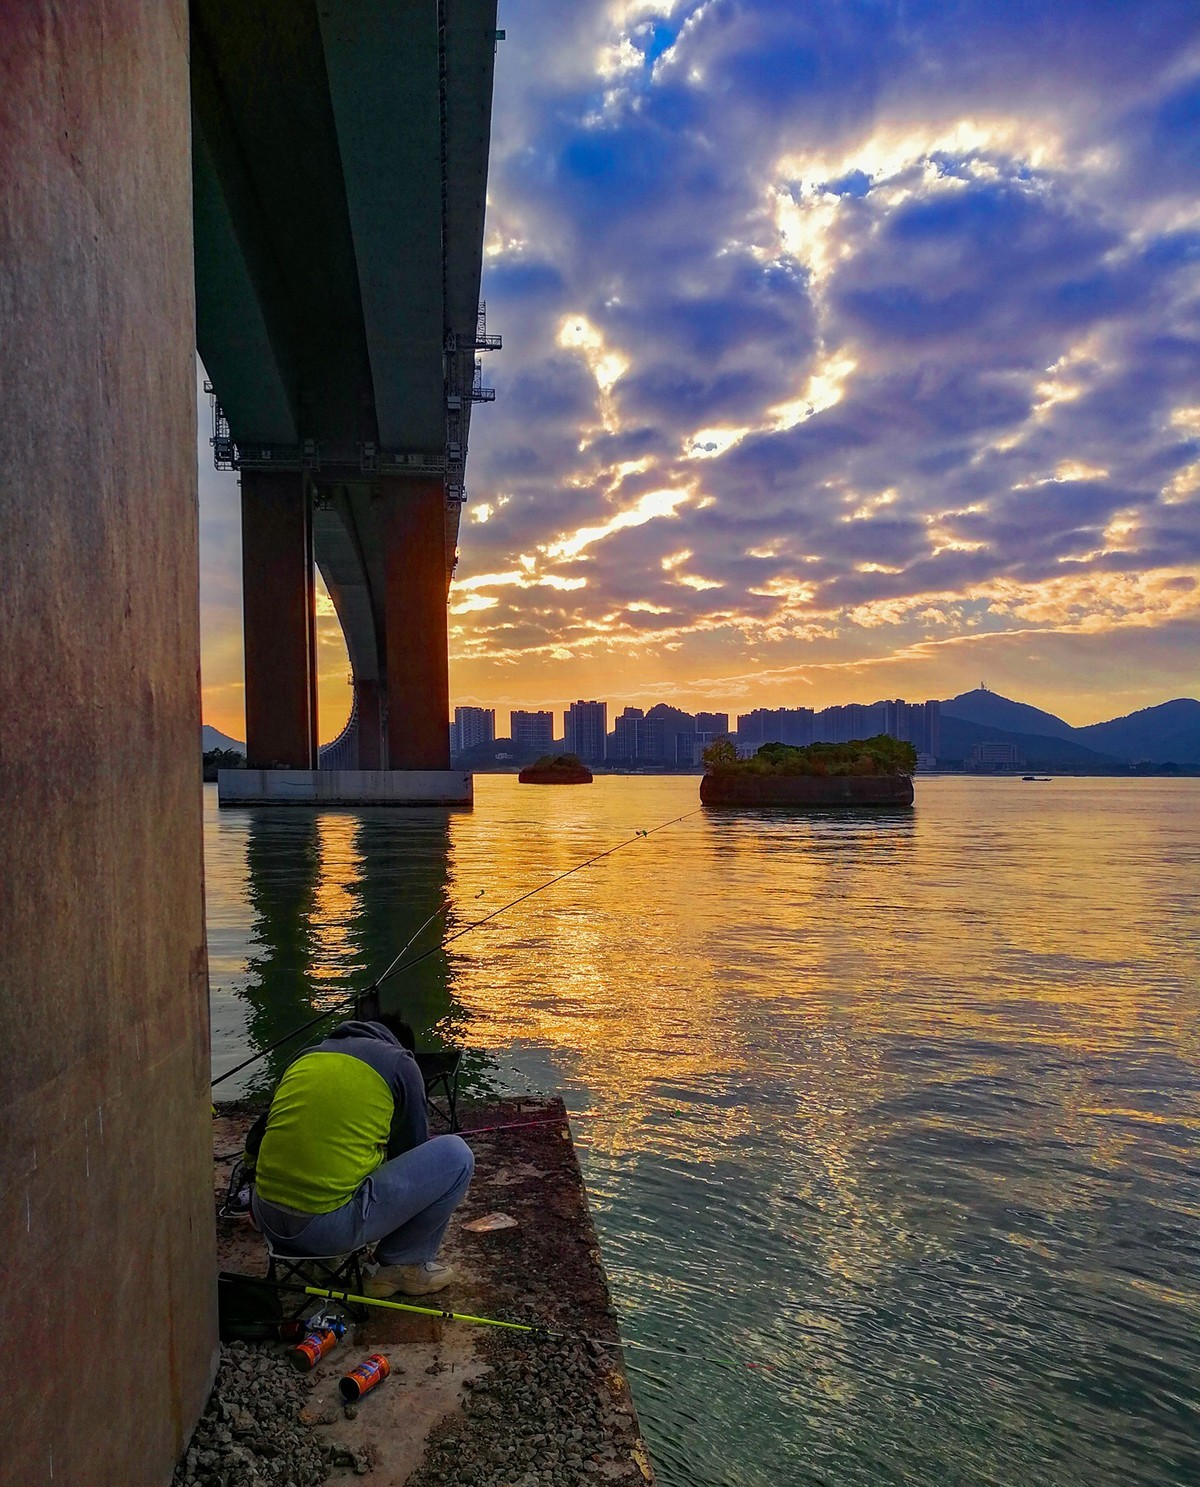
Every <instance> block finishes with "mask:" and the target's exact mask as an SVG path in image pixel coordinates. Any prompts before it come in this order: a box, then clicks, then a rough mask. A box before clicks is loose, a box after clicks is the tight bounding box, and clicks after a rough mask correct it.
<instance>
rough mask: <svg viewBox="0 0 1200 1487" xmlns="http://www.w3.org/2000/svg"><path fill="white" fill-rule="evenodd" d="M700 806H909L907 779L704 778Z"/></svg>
mask: <svg viewBox="0 0 1200 1487" xmlns="http://www.w3.org/2000/svg"><path fill="white" fill-rule="evenodd" d="M700 801H701V804H702V805H713V806H719V805H732V806H760V805H786V806H795V807H797V808H799V809H809V810H824V809H827V808H829V807H836V806H906V805H912V803H913V782H912V778H911V777H910V776H909V775H903V774H902V775H850V774H844V775H785V774H706V775H705V776H704V778H703V779H702V780H701V781H700Z"/></svg>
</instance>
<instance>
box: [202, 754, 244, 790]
mask: <svg viewBox="0 0 1200 1487" xmlns="http://www.w3.org/2000/svg"><path fill="white" fill-rule="evenodd" d="M203 761H204V779H205V782H206V783H207V784H212V782H213V781H214V780H215V779H216V777H217V770H219V769H245V767H246V756H245V754H243V753H242V751H241V750H240V749H205V751H204V754H203Z"/></svg>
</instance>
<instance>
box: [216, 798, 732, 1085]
mask: <svg viewBox="0 0 1200 1487" xmlns="http://www.w3.org/2000/svg"><path fill="white" fill-rule="evenodd" d="M703 809H704V807H703V806H697V807H696V808H695V810H691V811H685V812H684V813H683V815H682V816H674V817H673V818H672V819H671V820H670V821H664V822H662V824H661V825H659V826H652V827H651V828H650V829H649V830H648V831H635V832H634V834H633V835H632V836H631V837H626V839H625V840H624V841H621V842H618V843H617V844H616V846H613V847H606V848H605V850H604V851H603V852H597V853H596V854H595V856H593V857H589V858H587V859H586V861H584V862H577V863H576V864H575V866H574V867H569V868H567V870H566V871H565V872H561V873H558V874H557V875H556V876H555V877H553V878H547V879H546V881H545V882H544V883H539V884H538V885H537V887H536V888H530V889H529V891H528V892H527V893H522V894H521V895H520V896H519V897H517V898H514V899H511V900H510V901H509V902H508V903H506V904H502V905H501V906H500V908H498V909H493V910H492V912H491V913H490V914H485V915H484V916H483V918H482V919H473V920H472V921H471V923H470V924H465V925H464V926H463V927H462V929H460V930H457V931H456V932H455V933H454V934H452V935H450V936H449V937H448V938H445V939H443V940H441V941H440V942H439V943H438V944H437V945H434V946H432V947H431V948H430V949H428V950H424V951H422V952H421V954H420V955H415V956H414V957H413V958H412V960H406V961H405V962H404V964H403V965H401V964H400V961H401V959H402V957H403V956H404V954H405V953H406V951H408V949H409V948H410V947H411V946H412V945H413V943H414V942H415V941H416V940H417V939H419V938H420V936H421V935H422V934H423V933H424V932H425V930H426V929H427V928H428V927H429V925H431V924H432V923H433V921H434V920H435V919H436V918H438V916H439V915H440V914H443V913H444V912H445V911H446V909H448V908H449V907H450V900H449V897H446V898H443V899H442V902H441V903H440V904H439V905H438V906H437V908H436V909H435V910H434V912H433V913H432V914H431V915H430V916H429V918H428V919H426V920H425V922H424V924H422V925H421V927H420V928H419V929H418V930H417V932H416V933H415V934H414V935H412V936H411V937H410V938H409V940H408V942H407V944H406V945H405V946H404V948H403V949H402V950H401V951H400V954H399V955H397V956H396V958H395V959H394V960H393V961H392V963H391V965H389V966H388V968H387V970H386V971H385V972H384V973H383V975H382V976H380V977H379V978H378V979H377V980H375V981H372V982H371V984H370V986H368V987H367V988H366V989H365V991H354V992H350V993H349V994H348V995H347V996H344V997H342V998H341V999H340V1000H339V1001H337V1002H334V1003H333V1005H332V1006H329V1007H326V1008H325V1009H324V1010H323V1011H321V1012H318V1013H317V1015H316V1016H315V1017H311V1018H309V1020H308V1021H307V1022H305V1023H302V1024H301V1025H300V1026H299V1027H297V1028H293V1029H292V1031H291V1032H290V1033H285V1034H284V1035H283V1037H282V1038H276V1040H275V1042H274V1043H269V1044H268V1045H267V1046H266V1048H261V1049H260V1050H259V1051H258V1052H257V1053H254V1054H251V1056H250V1057H249V1058H247V1059H243V1060H242V1062H241V1063H240V1064H235V1065H234V1067H233V1068H232V1069H226V1071H225V1073H224V1074H220V1075H218V1076H217V1078H216V1079H214V1080H213V1081H212V1083H211V1085H210V1086H209V1088H210V1089H216V1087H217V1085H218V1084H224V1082H225V1081H226V1079H232V1078H233V1076H234V1075H235V1074H240V1073H241V1072H242V1070H243V1069H248V1068H249V1067H250V1065H251V1064H256V1063H257V1062H258V1061H259V1059H261V1058H266V1056H267V1055H268V1054H269V1053H274V1052H275V1050H276V1049H277V1048H282V1047H283V1045H284V1044H285V1043H290V1042H291V1041H292V1039H293V1038H298V1037H299V1036H300V1034H301V1033H306V1032H307V1031H308V1030H309V1028H311V1027H315V1026H316V1025H317V1023H318V1022H323V1021H324V1020H325V1018H327V1017H331V1016H333V1015H334V1014H335V1013H337V1012H340V1011H343V1010H344V1009H345V1008H346V1007H348V1006H350V1005H352V1004H353V1003H354V1002H356V1001H358V999H359V998H360V997H363V996H369V995H370V994H371V992H373V991H376V990H377V989H378V988H379V987H380V986H382V985H383V983H384V982H385V981H386V980H388V979H389V978H390V977H392V976H395V975H399V974H400V972H401V971H410V970H412V968H413V967H414V966H419V965H420V964H421V963H422V962H423V961H426V960H428V959H429V958H430V956H432V955H436V954H438V952H439V951H441V950H444V949H445V948H446V946H447V945H452V944H453V943H454V941H455V940H461V939H462V937H463V935H469V934H470V933H471V931H472V930H473V929H480V928H482V926H483V925H485V924H490V923H491V921H492V920H493V919H497V918H499V916H500V915H501V914H507V913H508V911H509V910H510V909H515V908H516V907H517V905H518V904H523V903H524V902H525V900H526V899H529V898H533V896H534V895H535V894H537V893H542V892H544V891H545V890H546V889H547V888H553V887H554V885H555V884H556V883H561V882H562V881H563V879H564V878H569V877H571V876H572V874H574V873H578V872H582V871H583V869H584V868H585V867H591V865H592V863H593V862H600V861H602V860H603V859H604V858H605V857H611V856H612V855H613V853H614V852H619V851H621V849H622V848H623V847H628V846H630V845H631V844H632V843H633V842H637V841H641V840H643V839H644V838H645V837H649V836H654V835H655V834H656V833H657V832H660V831H665V830H666V829H667V827H668V826H677V825H678V824H679V822H680V821H686V820H688V819H689V818H690V817H691V816H698V815H699V814H700V813H701V811H702V810H703Z"/></svg>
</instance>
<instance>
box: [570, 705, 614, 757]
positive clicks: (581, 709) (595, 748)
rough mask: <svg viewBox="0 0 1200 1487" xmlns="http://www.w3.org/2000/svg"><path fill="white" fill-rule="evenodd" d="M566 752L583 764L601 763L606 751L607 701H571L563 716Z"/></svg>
mask: <svg viewBox="0 0 1200 1487" xmlns="http://www.w3.org/2000/svg"><path fill="white" fill-rule="evenodd" d="M563 732H564V734H565V735H566V747H567V753H568V754H578V756H579V757H580V759H582V760H583V761H584V763H585V764H603V763H604V759H605V756H606V754H607V751H608V703H607V702H583V701H579V702H573V703H572V704H571V706H570V707H569V708H567V711H566V714H565V715H564V717H563Z"/></svg>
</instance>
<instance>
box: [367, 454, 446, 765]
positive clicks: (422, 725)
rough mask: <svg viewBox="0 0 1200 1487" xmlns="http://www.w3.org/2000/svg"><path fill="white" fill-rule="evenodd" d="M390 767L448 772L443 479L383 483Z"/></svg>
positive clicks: (403, 478)
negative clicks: (443, 770) (444, 770)
mask: <svg viewBox="0 0 1200 1487" xmlns="http://www.w3.org/2000/svg"><path fill="white" fill-rule="evenodd" d="M381 486H382V504H381V515H382V522H381V525H382V528H383V532H384V562H385V581H386V595H385V601H384V603H385V628H386V635H387V740H388V767H389V768H390V769H449V768H450V738H449V733H448V727H447V725H448V721H449V717H450V667H449V658H448V652H447V647H448V641H449V637H448V635H447V626H446V492H445V487H444V486H443V484H442V481H441V480H440V479H439V478H437V477H432V478H431V477H418V476H397V477H395V478H392V479H386V480H383V481H381Z"/></svg>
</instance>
